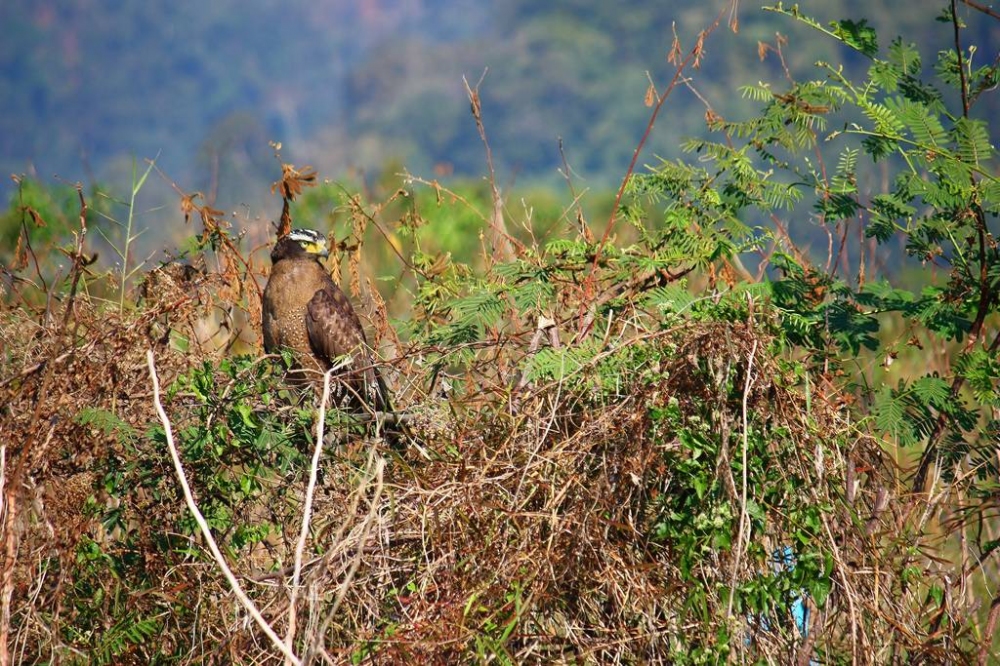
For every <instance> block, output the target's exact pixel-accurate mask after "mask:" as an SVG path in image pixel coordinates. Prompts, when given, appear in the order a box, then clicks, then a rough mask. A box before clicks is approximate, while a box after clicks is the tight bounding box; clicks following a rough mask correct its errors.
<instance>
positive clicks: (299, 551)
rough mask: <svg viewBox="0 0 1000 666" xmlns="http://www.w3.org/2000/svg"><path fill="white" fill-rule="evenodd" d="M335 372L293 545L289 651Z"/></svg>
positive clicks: (322, 406) (326, 378)
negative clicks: (296, 538) (293, 565)
mask: <svg viewBox="0 0 1000 666" xmlns="http://www.w3.org/2000/svg"><path fill="white" fill-rule="evenodd" d="M337 371H338V370H337V368H331V369H330V370H327V371H326V373H324V374H323V397H322V399H321V400H320V402H319V415H318V416H317V418H316V444H315V445H314V446H313V456H312V464H311V465H310V466H309V485H308V486H306V499H305V504H304V506H303V507H302V529H301V530H300V531H299V541H298V543H296V544H295V568H294V570H293V572H292V585H291V590H290V591H289V599H288V631H287V632H286V633H285V645H287V646H288V649H289V650H291V649H292V645H293V643H294V641H295V630H296V615H297V608H296V606H297V604H298V597H299V584H300V581H301V580H302V558H303V556H304V554H305V550H306V539H307V538H308V537H309V522H310V521H311V520H312V505H313V497H314V495H315V494H316V479H317V478H318V476H319V457H320V455H321V454H322V453H323V429H324V427H325V425H326V405H327V403H328V402H329V401H330V377H331V376H332V375H333V373H334V372H337Z"/></svg>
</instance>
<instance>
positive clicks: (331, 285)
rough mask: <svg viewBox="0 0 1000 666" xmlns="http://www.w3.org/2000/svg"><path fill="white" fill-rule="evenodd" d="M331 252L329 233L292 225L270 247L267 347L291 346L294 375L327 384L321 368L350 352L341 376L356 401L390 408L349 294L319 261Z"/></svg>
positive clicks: (299, 379)
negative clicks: (293, 227) (327, 234)
mask: <svg viewBox="0 0 1000 666" xmlns="http://www.w3.org/2000/svg"><path fill="white" fill-rule="evenodd" d="M327 256H329V252H328V250H327V247H326V238H325V237H324V236H323V235H321V234H320V233H319V232H317V231H315V230H313V229H293V230H292V231H291V232H290V233H289V234H287V235H286V236H284V237H282V238H279V239H278V242H277V243H276V244H275V246H274V249H272V250H271V275H270V277H269V278H268V280H267V286H266V287H265V288H264V303H263V324H264V350H265V351H266V352H267V353H269V354H274V353H279V352H281V350H282V349H290V350H291V351H292V354H293V357H294V361H295V366H294V367H293V369H292V371H291V373H292V377H293V379H295V380H296V381H297V382H299V383H305V380H306V378H308V379H311V380H312V383H313V384H314V385H315V384H319V385H320V386H322V383H321V382H322V373H324V372H326V371H327V370H329V369H330V368H331V367H333V365H334V364H335V363H339V361H340V360H341V359H342V358H343V357H345V356H348V355H350V357H351V359H352V362H351V364H350V365H349V366H348V367H346V368H344V370H343V371H342V372H341V373H340V374H339V376H338V379H339V380H340V381H341V382H342V383H343V385H344V386H345V387H346V388H347V392H348V393H349V394H350V395H351V396H352V400H351V402H352V403H353V404H355V405H356V406H359V407H368V408H370V409H374V410H375V411H378V412H385V411H390V410H391V407H390V406H389V396H388V393H387V391H386V388H385V384H384V383H383V381H382V377H381V376H380V374H379V372H378V368H376V367H375V365H374V364H373V362H372V361H373V359H372V354H371V349H370V348H369V347H368V341H367V340H366V339H365V333H364V330H363V329H362V328H361V320H360V319H359V318H358V315H357V313H356V312H355V311H354V308H353V307H351V303H350V301H348V300H347V296H346V295H345V294H344V292H343V291H342V290H341V289H340V287H338V286H337V284H336V283H335V282H334V281H333V279H332V278H331V277H330V274H329V273H328V272H327V270H326V268H324V266H323V264H322V263H320V258H322V257H327Z"/></svg>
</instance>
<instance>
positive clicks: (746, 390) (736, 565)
mask: <svg viewBox="0 0 1000 666" xmlns="http://www.w3.org/2000/svg"><path fill="white" fill-rule="evenodd" d="M756 355H757V340H756V339H755V340H754V341H753V347H751V348H750V357H749V358H748V359H747V371H746V372H747V377H746V382H745V383H744V385H743V483H742V487H741V488H740V533H739V537H738V538H737V540H736V557H735V558H734V559H733V577H732V580H731V581H730V585H729V604H728V608H727V609H726V617H727V618H731V617H732V615H733V598H734V597H735V596H736V576H737V573H738V572H739V570H740V560H741V559H743V552H744V547H743V542H744V540H746V539H749V535H748V534H747V530H748V529H749V524H748V523H749V522H750V515H749V514H748V513H747V485H748V483H747V449H748V448H749V428H750V424H749V419H748V418H747V409H748V407H747V403H748V401H749V397H750V387H751V386H752V385H753V359H754V357H755V356H756Z"/></svg>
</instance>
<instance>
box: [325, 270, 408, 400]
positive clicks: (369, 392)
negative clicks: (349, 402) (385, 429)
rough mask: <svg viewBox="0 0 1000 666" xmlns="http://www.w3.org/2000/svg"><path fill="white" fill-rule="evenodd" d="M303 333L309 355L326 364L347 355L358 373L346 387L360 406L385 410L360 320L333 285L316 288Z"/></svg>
mask: <svg viewBox="0 0 1000 666" xmlns="http://www.w3.org/2000/svg"><path fill="white" fill-rule="evenodd" d="M306 331H307V333H308V335H309V345H310V346H311V347H312V350H313V353H314V354H316V356H318V357H320V359H322V360H323V361H325V362H326V363H328V364H330V363H333V362H334V361H335V360H336V359H337V357H340V356H344V355H345V354H351V355H352V356H353V357H354V367H355V368H357V369H358V370H357V371H355V372H353V373H352V374H353V378H352V379H351V380H350V384H351V385H352V386H353V387H354V389H355V390H356V391H357V392H358V393H359V395H360V398H361V400H362V402H363V403H364V404H367V405H371V406H372V407H374V408H375V409H376V410H379V411H383V410H386V409H387V406H388V400H387V395H386V393H385V387H384V384H383V382H382V381H381V377H380V376H379V373H378V371H377V369H376V368H375V367H374V366H373V365H372V356H371V352H370V350H369V349H368V343H367V341H366V340H365V333H364V329H363V328H361V320H360V319H359V318H358V314H357V313H356V312H355V311H354V308H353V307H351V303H350V301H348V300H347V296H346V295H345V294H344V292H343V291H341V290H340V289H339V288H338V287H337V286H336V285H332V284H331V285H329V286H327V287H324V288H323V289H320V290H319V291H317V292H316V293H315V294H314V295H313V297H312V299H310V301H309V305H308V306H307V307H306ZM345 373H351V370H345Z"/></svg>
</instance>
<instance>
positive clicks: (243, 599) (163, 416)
mask: <svg viewBox="0 0 1000 666" xmlns="http://www.w3.org/2000/svg"><path fill="white" fill-rule="evenodd" d="M146 364H147V365H148V366H149V377H150V379H152V381H153V404H154V405H155V406H156V413H157V414H158V415H159V417H160V422H161V423H162V424H163V431H164V433H165V434H166V436H167V448H169V449H170V457H171V459H172V460H173V461H174V470H175V471H176V472H177V480H178V481H180V484H181V489H182V490H183V491H184V501H185V502H187V506H188V509H190V510H191V513H192V515H194V519H195V522H197V523H198V527H199V528H201V533H202V535H203V536H204V537H205V542H206V543H207V544H208V549H209V550H210V551H212V556H213V557H214V558H215V562H216V564H218V565H219V568H220V569H222V573H223V575H224V576H225V577H226V580H227V581H228V582H229V586H230V587H231V588H232V590H233V594H235V595H236V598H237V599H238V600H239V602H240V603H241V604H242V605H243V608H245V609H246V611H247V612H248V613H249V614H250V617H252V618H253V619H254V621H255V622H256V623H257V624H258V626H260V628H261V630H262V631H263V632H264V633H265V634H266V635H267V637H268V638H269V639H270V640H271V642H272V643H273V644H274V646H275V647H276V648H278V650H280V651H281V653H282V654H283V655H285V659H286V661H287V662H289V663H291V664H294V665H295V666H301V664H302V662H301V661H300V660H299V658H298V657H297V656H295V653H294V652H292V650H291V648H289V647H288V646H287V645H285V644H284V643H283V642H282V640H281V638H280V637H279V636H278V634H277V633H275V631H274V629H273V628H271V625H269V624H268V623H267V620H265V619H264V616H263V615H261V614H260V611H259V610H257V606H255V605H254V603H253V601H251V600H250V597H248V596H247V595H246V593H245V592H244V591H243V588H242V587H240V583H239V581H238V580H236V576H235V575H234V574H233V572H232V570H231V569H230V568H229V566H228V565H227V564H226V559H225V557H223V555H222V551H221V550H220V549H219V545H218V544H217V543H216V542H215V538H214V537H213V536H212V531H211V529H210V528H209V526H208V521H206V520H205V516H203V515H202V514H201V511H200V510H199V509H198V505H197V504H196V503H195V501H194V495H192V494H191V486H190V485H188V481H187V476H185V474H184V466H183V465H182V464H181V457H180V454H179V453H178V452H177V447H176V445H175V444H174V432H173V428H172V427H171V425H170V419H169V418H168V417H167V412H166V411H165V410H164V409H163V403H161V402H160V378H159V377H158V376H157V375H156V363H155V362H154V360H153V350H152V349H149V350H147V351H146Z"/></svg>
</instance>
